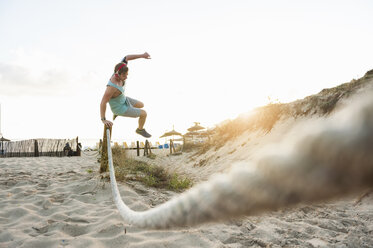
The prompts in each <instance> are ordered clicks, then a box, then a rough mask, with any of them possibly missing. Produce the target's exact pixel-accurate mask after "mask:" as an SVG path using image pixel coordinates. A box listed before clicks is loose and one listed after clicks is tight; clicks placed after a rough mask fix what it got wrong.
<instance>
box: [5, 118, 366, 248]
mask: <svg viewBox="0 0 373 248" xmlns="http://www.w3.org/2000/svg"><path fill="white" fill-rule="evenodd" d="M287 125H289V124H287V123H283V125H280V126H279V127H278V128H277V130H278V131H274V132H273V134H272V135H264V134H260V133H257V134H255V135H254V136H255V137H254V136H253V137H251V139H250V141H249V142H247V143H246V144H245V146H248V147H252V149H251V151H252V152H251V153H250V152H249V153H242V152H232V153H230V155H229V156H226V157H224V158H219V154H215V157H214V159H212V158H210V159H208V160H209V161H210V163H211V164H210V165H209V164H207V165H206V166H203V167H200V166H195V163H197V162H198V161H199V160H201V159H206V157H209V156H212V155H211V154H210V153H209V152H207V153H206V154H203V155H202V156H201V157H197V158H194V159H191V154H188V153H184V154H182V155H180V156H167V151H165V150H163V151H159V150H158V151H157V152H158V155H157V158H156V159H155V160H149V159H147V160H148V162H149V163H151V162H153V163H161V164H163V165H164V166H166V167H168V169H170V168H171V167H172V165H174V170H175V171H178V172H179V173H183V174H184V175H188V176H190V177H192V178H193V180H194V181H195V183H198V182H199V181H204V180H206V179H207V178H208V175H209V174H211V173H212V172H213V171H223V172H224V171H225V170H227V166H224V165H226V164H227V163H228V162H230V163H231V162H233V161H242V160H243V159H249V158H250V157H251V158H252V157H253V156H254V154H255V151H256V150H255V149H254V148H255V147H256V146H258V147H260V146H261V143H267V142H269V141H274V140H276V139H278V133H281V132H282V131H283V130H282V128H283V129H286V128H287V127H288V126H287ZM236 142H238V143H237V144H240V142H241V141H240V140H237V141H236ZM229 147H234V146H233V144H228V146H227V147H226V148H222V149H223V150H222V151H220V152H222V153H224V152H225V151H224V149H229ZM245 150H246V149H245ZM249 150H250V149H249ZM92 155H93V154H91V155H89V153H85V154H83V155H82V156H81V157H71V158H69V157H63V158H53V157H39V158H6V159H1V160H0V187H1V191H0V198H1V202H0V227H1V228H0V247H1V248H3V247H4V248H5V247H372V246H373V204H372V203H373V194H371V195H368V196H367V197H364V198H363V199H362V201H361V202H357V199H358V198H359V195H356V196H352V197H351V196H350V197H349V198H345V199H339V200H337V201H333V202H328V203H323V204H316V205H308V206H306V205H302V206H298V207H297V208H295V209H282V210H279V211H276V212H270V213H266V214H263V215H260V216H248V217H245V218H241V219H239V220H231V221H228V222H224V223H210V224H205V225H202V226H198V227H191V228H176V229H171V230H162V231H160V230H147V229H140V228H136V227H133V226H130V225H127V224H126V223H124V221H123V219H122V218H121V216H120V215H119V213H118V211H117V209H116V207H115V205H114V203H113V198H112V192H111V188H110V182H109V181H108V180H107V179H102V178H101V175H100V174H99V173H98V170H99V166H100V165H99V163H98V162H97V159H96V157H95V156H92ZM139 159H142V160H146V158H144V157H141V158H139ZM188 161H189V162H188ZM230 163H229V164H230ZM212 166H214V167H212ZM119 190H120V193H121V195H122V198H123V200H124V202H125V203H126V204H127V205H128V206H129V207H130V208H131V209H133V210H136V211H142V210H146V209H149V208H152V207H154V206H157V205H159V204H161V203H163V202H165V201H167V200H169V199H171V198H172V197H174V196H176V195H177V194H178V193H175V192H172V191H168V190H161V189H155V188H148V187H145V186H143V185H141V184H140V183H135V182H128V183H119ZM362 193H364V192H362Z"/></svg>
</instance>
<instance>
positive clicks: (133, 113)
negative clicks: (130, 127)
mask: <svg viewBox="0 0 373 248" xmlns="http://www.w3.org/2000/svg"><path fill="white" fill-rule="evenodd" d="M126 101H127V103H128V108H127V110H126V112H124V113H123V114H121V115H120V116H126V117H133V118H136V117H139V116H140V114H141V109H139V108H135V107H134V106H133V105H136V103H138V102H140V101H138V100H136V99H133V98H131V97H128V96H127V97H126Z"/></svg>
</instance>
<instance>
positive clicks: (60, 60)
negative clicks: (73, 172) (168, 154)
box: [0, 0, 373, 142]
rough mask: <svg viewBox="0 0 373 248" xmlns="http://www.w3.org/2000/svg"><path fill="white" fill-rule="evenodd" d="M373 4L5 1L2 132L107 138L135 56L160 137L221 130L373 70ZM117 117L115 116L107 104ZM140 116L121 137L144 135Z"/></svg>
mask: <svg viewBox="0 0 373 248" xmlns="http://www.w3.org/2000/svg"><path fill="white" fill-rule="evenodd" d="M372 13H373V2H372V1H368V0H366V1H356V0H354V1H352V0H351V1H343V0H336V1H328V0H322V1H299V0H293V1H275V0H272V1H249V0H242V1H235V0H232V1H217V0H211V1H210V0H206V1H204V0H188V1H175V0H174V1H171V0H162V1H154V0H138V1H94V0H89V1H88V0H87V1H76V0H63V1H62V0H61V1H51V0H44V1H42V0H39V1H38V0H34V1H31V0H23V1H17V0H1V1H0V41H1V43H0V44H1V46H0V103H1V105H2V112H1V113H2V120H1V132H2V133H3V135H4V137H6V138H10V139H28V138H72V137H76V136H79V137H80V138H100V137H102V132H103V128H102V123H101V121H100V113H99V104H100V101H101V98H102V95H103V93H104V91H105V87H106V84H107V81H108V79H109V78H110V76H111V74H112V72H113V68H114V66H115V64H116V63H118V62H119V61H120V60H121V59H122V58H123V57H124V56H125V55H127V54H136V53H143V52H145V51H147V52H148V53H149V54H150V55H151V56H152V59H151V60H141V59H140V60H135V61H131V62H130V63H129V68H130V71H129V77H128V79H127V88H126V92H127V95H129V96H131V97H133V98H136V99H139V100H141V101H143V102H144V103H145V110H146V111H147V112H148V119H147V123H146V125H145V128H146V129H147V130H148V131H149V132H150V133H151V134H153V137H154V139H153V140H154V141H155V140H159V139H158V137H159V136H160V135H162V134H163V133H164V132H165V131H169V130H171V129H172V126H173V125H174V126H175V129H176V130H177V131H179V132H182V133H185V132H186V129H187V128H188V127H190V126H192V125H193V122H194V121H199V122H200V123H201V125H203V126H207V127H212V126H213V125H214V124H217V123H219V122H221V121H223V120H225V119H228V118H231V119H233V118H235V117H237V116H238V115H239V114H240V113H245V112H248V111H250V110H251V109H253V108H254V107H256V106H261V105H265V104H267V103H268V97H271V98H272V99H278V100H279V101H280V102H289V101H293V100H296V99H300V98H303V97H305V96H307V95H311V94H315V93H317V92H319V91H320V90H322V89H323V88H329V87H334V86H336V85H339V84H341V83H345V82H349V81H350V80H351V79H353V78H358V77H361V76H363V75H364V73H365V72H366V71H368V70H370V69H373V49H372V44H373V32H372V24H373V15H372ZM106 117H107V118H108V119H111V118H112V113H111V111H110V109H109V106H108V109H107V114H106ZM136 127H137V119H132V118H120V117H119V118H118V119H117V120H116V121H115V122H114V129H113V138H114V139H124V140H126V141H128V142H129V141H131V140H133V141H134V140H141V138H140V137H139V136H137V135H136V134H135V133H134V131H135V129H136Z"/></svg>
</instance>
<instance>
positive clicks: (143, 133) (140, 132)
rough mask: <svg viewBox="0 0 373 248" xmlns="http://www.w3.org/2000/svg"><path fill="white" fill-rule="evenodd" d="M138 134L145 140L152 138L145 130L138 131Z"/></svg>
mask: <svg viewBox="0 0 373 248" xmlns="http://www.w3.org/2000/svg"><path fill="white" fill-rule="evenodd" d="M136 133H137V134H140V135H141V136H143V137H145V138H150V137H152V136H151V135H150V134H148V132H146V131H145V128H144V129H136Z"/></svg>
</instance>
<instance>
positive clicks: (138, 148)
mask: <svg viewBox="0 0 373 248" xmlns="http://www.w3.org/2000/svg"><path fill="white" fill-rule="evenodd" d="M136 145H137V148H136V149H137V157H138V156H140V144H139V141H136Z"/></svg>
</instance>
